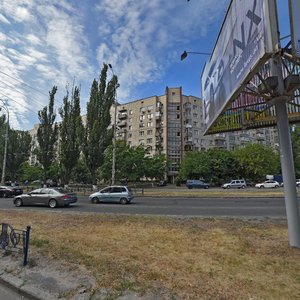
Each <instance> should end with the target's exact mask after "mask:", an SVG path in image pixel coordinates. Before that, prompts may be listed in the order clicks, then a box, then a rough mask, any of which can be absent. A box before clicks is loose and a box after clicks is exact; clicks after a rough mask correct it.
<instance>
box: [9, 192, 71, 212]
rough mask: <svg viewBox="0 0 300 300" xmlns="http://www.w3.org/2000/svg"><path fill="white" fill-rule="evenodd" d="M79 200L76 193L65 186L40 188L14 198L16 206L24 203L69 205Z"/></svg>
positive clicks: (54, 205) (51, 205) (50, 205)
mask: <svg viewBox="0 0 300 300" xmlns="http://www.w3.org/2000/svg"><path fill="white" fill-rule="evenodd" d="M76 202H77V196H76V194H75V193H73V192H70V191H68V190H66V189H63V188H40V189H36V190H33V191H31V192H30V193H28V194H23V195H19V196H16V197H15V198H14V199H13V203H14V205H15V206H17V207H20V206H22V205H47V206H49V207H51V208H55V207H57V206H69V205H70V204H71V203H76Z"/></svg>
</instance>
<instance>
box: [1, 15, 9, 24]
mask: <svg viewBox="0 0 300 300" xmlns="http://www.w3.org/2000/svg"><path fill="white" fill-rule="evenodd" d="M0 23H5V24H10V22H9V21H8V19H7V18H5V17H4V16H3V15H2V14H0Z"/></svg>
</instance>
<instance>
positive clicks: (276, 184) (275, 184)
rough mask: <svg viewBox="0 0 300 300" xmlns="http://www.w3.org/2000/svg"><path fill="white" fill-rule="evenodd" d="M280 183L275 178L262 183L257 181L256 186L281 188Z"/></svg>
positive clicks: (260, 187)
mask: <svg viewBox="0 0 300 300" xmlns="http://www.w3.org/2000/svg"><path fill="white" fill-rule="evenodd" d="M279 186H280V184H279V182H278V181H275V180H266V181H265V182H262V183H257V184H256V185H255V187H256V188H259V189H263V188H279Z"/></svg>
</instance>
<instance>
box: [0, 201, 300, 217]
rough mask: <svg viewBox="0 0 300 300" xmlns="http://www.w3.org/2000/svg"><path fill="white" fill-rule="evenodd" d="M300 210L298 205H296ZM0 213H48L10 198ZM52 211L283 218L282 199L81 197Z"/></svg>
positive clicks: (2, 203) (46, 209)
mask: <svg viewBox="0 0 300 300" xmlns="http://www.w3.org/2000/svg"><path fill="white" fill-rule="evenodd" d="M299 206H300V205H299ZM0 209H13V210H31V211H32V210H34V211H50V210H51V209H50V208H48V207H34V206H31V207H20V208H16V207H14V206H13V203H12V199H11V198H0ZM54 211H64V212H93V213H113V214H134V215H168V216H199V217H269V218H286V212H285V203H284V198H184V197H168V198H154V197H136V198H135V199H134V202H133V203H131V204H128V205H121V204H118V203H100V204H91V203H90V202H89V201H88V197H87V196H80V197H79V200H78V202H77V203H76V204H73V205H71V206H70V207H68V208H55V209H54Z"/></svg>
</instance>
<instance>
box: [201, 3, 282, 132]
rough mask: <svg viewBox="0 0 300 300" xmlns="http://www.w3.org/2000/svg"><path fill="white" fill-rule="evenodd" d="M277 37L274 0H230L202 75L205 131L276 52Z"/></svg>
mask: <svg viewBox="0 0 300 300" xmlns="http://www.w3.org/2000/svg"><path fill="white" fill-rule="evenodd" d="M278 40H279V38H278V24H277V18H276V3H275V0H232V1H231V2H230V5H229V8H228V10H227V13H226V16H225V20H224V22H223V25H222V27H221V30H220V33H219V36H218V39H217V42H216V44H215V47H214V49H213V53H212V55H211V57H210V60H209V62H208V63H207V64H206V65H205V67H204V70H203V73H202V78H201V84H202V97H203V99H204V124H205V128H206V130H205V133H209V128H210V127H211V126H212V125H213V123H215V121H216V119H217V118H218V116H220V114H221V113H222V112H223V111H224V110H225V108H226V107H228V106H229V103H230V102H232V101H233V100H234V99H235V98H237V96H238V94H239V92H240V91H241V89H242V87H243V85H245V84H246V83H247V82H248V81H249V80H250V79H251V78H252V77H253V75H254V73H255V71H256V69H257V68H258V67H259V66H261V65H262V64H263V63H264V62H266V60H267V59H268V58H269V57H270V55H271V54H272V53H274V52H275V47H276V45H277V44H278Z"/></svg>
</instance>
